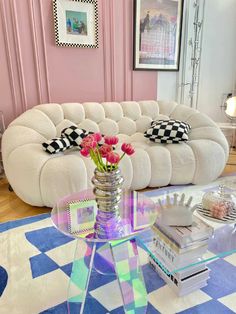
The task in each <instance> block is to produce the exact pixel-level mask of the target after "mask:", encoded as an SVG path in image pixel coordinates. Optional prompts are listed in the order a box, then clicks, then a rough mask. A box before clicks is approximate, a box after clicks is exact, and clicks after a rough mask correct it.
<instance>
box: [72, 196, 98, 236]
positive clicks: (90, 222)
mask: <svg viewBox="0 0 236 314" xmlns="http://www.w3.org/2000/svg"><path fill="white" fill-rule="evenodd" d="M67 212H68V216H69V223H70V226H69V231H70V233H71V234H79V235H80V236H82V235H83V234H85V235H87V234H88V231H91V232H93V228H94V223H95V217H96V213H97V205H96V201H95V200H83V201H76V202H71V203H69V204H68V207H67Z"/></svg>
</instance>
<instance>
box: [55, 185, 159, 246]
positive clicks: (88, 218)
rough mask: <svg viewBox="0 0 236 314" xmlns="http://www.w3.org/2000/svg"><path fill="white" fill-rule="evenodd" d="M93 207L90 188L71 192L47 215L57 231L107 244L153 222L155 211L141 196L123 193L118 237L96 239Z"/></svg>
mask: <svg viewBox="0 0 236 314" xmlns="http://www.w3.org/2000/svg"><path fill="white" fill-rule="evenodd" d="M96 214H97V206H96V201H95V196H94V194H93V191H92V189H90V190H85V191H82V192H79V193H74V194H71V195H68V196H65V197H64V198H62V199H60V200H59V201H58V202H57V203H56V205H55V206H54V208H53V210H52V212H51V218H52V221H53V223H54V225H55V226H56V228H57V229H59V230H60V231H61V232H63V233H65V234H66V235H69V236H72V237H74V238H82V239H84V240H86V242H108V241H112V240H123V239H126V238H132V237H134V236H136V235H137V233H139V232H141V231H144V230H146V229H148V228H150V226H152V225H153V223H154V222H155V220H156V218H157V215H158V211H157V208H156V204H155V203H154V202H153V201H152V200H151V199H150V198H148V197H146V196H145V195H144V194H143V193H138V192H136V191H130V190H124V191H123V193H122V198H121V202H120V204H119V215H120V218H121V225H122V228H123V232H122V236H120V234H118V235H117V236H114V234H113V237H110V238H107V239H98V238H96V237H95V230H94V224H95V220H96Z"/></svg>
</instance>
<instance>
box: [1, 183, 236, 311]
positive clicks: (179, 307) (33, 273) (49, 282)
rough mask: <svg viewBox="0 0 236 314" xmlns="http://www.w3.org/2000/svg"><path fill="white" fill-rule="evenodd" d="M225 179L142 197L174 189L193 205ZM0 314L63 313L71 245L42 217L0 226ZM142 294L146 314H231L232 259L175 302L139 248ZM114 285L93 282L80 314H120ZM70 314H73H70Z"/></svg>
mask: <svg viewBox="0 0 236 314" xmlns="http://www.w3.org/2000/svg"><path fill="white" fill-rule="evenodd" d="M225 179H226V178H221V179H219V180H217V181H215V182H214V183H211V184H209V185H205V186H192V185H191V186H182V187H180V186H178V187H176V186H173V187H169V188H162V189H159V190H152V191H148V192H145V194H146V195H148V196H149V197H151V198H153V199H154V200H155V201H156V200H157V199H158V198H159V197H163V195H165V194H166V193H167V192H168V193H173V192H175V191H177V190H178V191H179V190H180V189H181V190H182V191H183V192H185V193H186V194H187V195H194V202H199V200H201V197H202V195H203V193H204V192H205V191H210V190H212V189H215V188H216V186H217V185H218V184H219V183H222V182H224V180H225ZM0 233H1V234H0V313H1V314H34V313H52V314H66V313H67V304H66V297H67V287H68V280H69V276H70V272H71V267H72V260H73V254H74V250H75V244H76V243H75V240H73V239H72V238H70V237H67V236H65V235H63V234H61V233H60V232H59V231H57V230H56V229H55V228H54V227H53V225H52V222H51V220H50V216H49V215H48V214H44V215H39V216H35V217H31V218H27V219H22V220H17V221H13V222H9V223H4V224H0ZM139 254H140V261H141V265H142V269H143V273H144V279H145V283H146V287H147V292H148V302H149V303H148V310H147V313H148V314H154V313H155V314H157V313H162V314H174V313H186V314H187V313H192V314H196V313H202V314H206V313H207V314H210V313H214V314H215V313H236V254H233V255H230V256H228V257H225V258H224V259H223V258H221V259H217V260H213V261H212V262H211V263H209V264H208V267H209V268H210V269H211V274H210V279H209V281H208V285H207V286H206V287H204V288H202V289H200V290H198V291H195V292H193V293H191V294H189V295H187V296H184V297H177V296H176V295H175V293H174V292H173V291H172V290H171V289H170V288H169V287H168V286H167V285H166V284H165V282H164V281H163V280H162V279H161V278H160V277H159V276H158V275H157V274H156V273H155V272H154V271H153V270H152V268H151V267H150V266H149V264H148V259H147V254H146V252H145V251H144V250H142V249H141V248H139ZM209 254H211V253H210V252H209ZM117 284H118V283H117V281H116V280H115V279H114V277H112V276H110V277H108V278H105V279H104V280H102V279H101V278H97V279H96V278H94V280H93V284H92V285H93V286H92V287H90V294H91V295H92V296H93V304H92V310H91V308H90V311H89V312H86V311H85V314H108V313H109V314H122V313H124V312H123V310H122V308H121V304H122V301H121V296H120V295H119V293H118V289H117ZM72 314H75V313H72Z"/></svg>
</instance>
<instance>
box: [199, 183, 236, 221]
mask: <svg viewBox="0 0 236 314" xmlns="http://www.w3.org/2000/svg"><path fill="white" fill-rule="evenodd" d="M197 212H198V213H199V215H201V216H203V217H204V218H207V219H211V220H215V221H216V222H219V223H235V222H236V197H235V196H234V195H233V194H230V193H226V191H225V187H224V185H220V186H219V189H218V191H211V192H206V193H205V194H204V195H203V197H202V204H198V209H197Z"/></svg>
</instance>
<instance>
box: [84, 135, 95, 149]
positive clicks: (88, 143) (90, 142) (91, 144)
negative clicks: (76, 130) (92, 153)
mask: <svg viewBox="0 0 236 314" xmlns="http://www.w3.org/2000/svg"><path fill="white" fill-rule="evenodd" d="M81 146H82V147H83V148H87V149H94V148H95V147H96V146H97V142H96V141H95V140H94V137H93V136H92V135H88V136H86V137H85V138H83V140H82V142H81Z"/></svg>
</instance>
